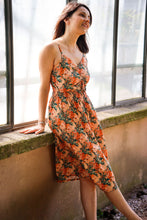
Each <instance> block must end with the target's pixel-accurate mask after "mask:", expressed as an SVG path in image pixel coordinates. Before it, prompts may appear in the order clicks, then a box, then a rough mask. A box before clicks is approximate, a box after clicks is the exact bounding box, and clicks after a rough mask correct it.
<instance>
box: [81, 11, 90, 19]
mask: <svg viewBox="0 0 147 220" xmlns="http://www.w3.org/2000/svg"><path fill="white" fill-rule="evenodd" d="M80 13H84V14H85V15H86V12H85V11H80ZM88 17H89V18H90V15H88Z"/></svg>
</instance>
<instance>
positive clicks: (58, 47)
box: [58, 44, 63, 55]
mask: <svg viewBox="0 0 147 220" xmlns="http://www.w3.org/2000/svg"><path fill="white" fill-rule="evenodd" d="M58 48H59V50H60V53H61V55H62V54H63V52H62V50H61V47H60V45H59V44H58Z"/></svg>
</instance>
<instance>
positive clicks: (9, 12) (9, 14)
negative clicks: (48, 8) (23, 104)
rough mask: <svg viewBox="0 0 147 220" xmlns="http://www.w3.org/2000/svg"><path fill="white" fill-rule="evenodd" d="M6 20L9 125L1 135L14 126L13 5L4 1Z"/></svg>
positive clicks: (0, 131)
mask: <svg viewBox="0 0 147 220" xmlns="http://www.w3.org/2000/svg"><path fill="white" fill-rule="evenodd" d="M4 18H5V39H6V40H5V47H6V86H7V88H6V93H7V96H6V100H7V124H5V125H3V126H0V133H3V132H6V131H9V130H12V128H13V126H14V74H13V25H12V4H11V1H9V0H4Z"/></svg>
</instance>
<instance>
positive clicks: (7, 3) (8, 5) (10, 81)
mask: <svg viewBox="0 0 147 220" xmlns="http://www.w3.org/2000/svg"><path fill="white" fill-rule="evenodd" d="M71 1H76V0H66V3H68V2H71ZM119 1H120V0H115V2H114V22H113V56H112V85H111V105H109V106H103V107H98V108H95V110H96V111H101V110H105V109H112V108H116V107H120V106H125V105H131V104H135V103H139V102H144V101H147V97H146V86H147V85H146V72H147V70H146V67H147V0H146V9H145V31H144V52H143V73H142V97H140V98H133V99H127V100H123V101H117V102H116V77H117V75H116V70H117V40H118V18H119ZM12 13H13V9H12V0H4V16H5V35H6V42H5V44H6V82H7V83H6V85H7V124H6V125H2V126H0V133H4V132H7V131H11V130H16V129H20V128H24V127H27V126H32V125H34V124H35V123H37V120H35V121H30V122H25V123H20V124H16V125H14V66H13V65H14V62H13V16H12ZM134 66H135V65H134ZM136 66H138V65H136ZM123 67H126V66H125V65H124V66H123Z"/></svg>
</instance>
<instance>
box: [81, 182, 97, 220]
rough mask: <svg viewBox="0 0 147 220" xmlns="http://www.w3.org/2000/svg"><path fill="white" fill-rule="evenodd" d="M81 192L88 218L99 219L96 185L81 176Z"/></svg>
mask: <svg viewBox="0 0 147 220" xmlns="http://www.w3.org/2000/svg"><path fill="white" fill-rule="evenodd" d="M80 193H81V201H82V205H83V209H84V212H85V216H86V220H97V195H96V185H95V184H94V183H92V182H90V181H89V180H86V179H83V178H80Z"/></svg>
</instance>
